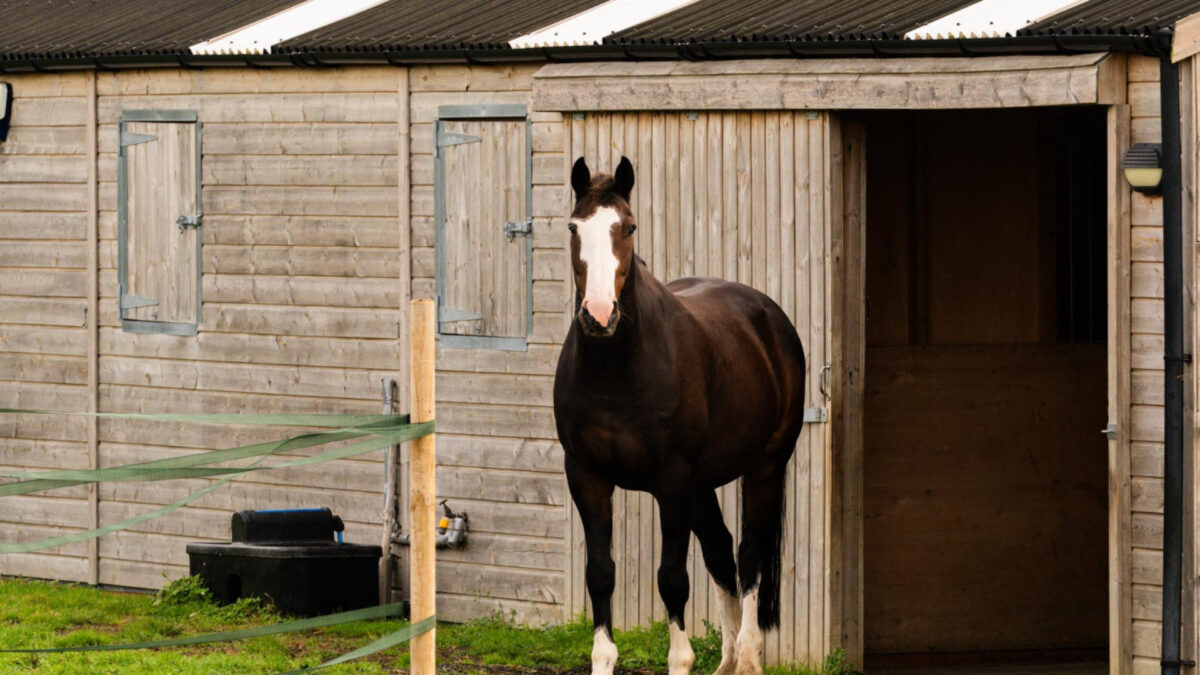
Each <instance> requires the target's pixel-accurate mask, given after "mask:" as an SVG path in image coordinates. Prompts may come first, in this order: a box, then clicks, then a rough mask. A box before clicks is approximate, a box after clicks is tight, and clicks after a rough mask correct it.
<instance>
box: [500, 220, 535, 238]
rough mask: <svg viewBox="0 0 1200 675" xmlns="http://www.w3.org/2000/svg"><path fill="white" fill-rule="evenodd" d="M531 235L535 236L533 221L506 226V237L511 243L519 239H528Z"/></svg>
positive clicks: (519, 221) (523, 221)
mask: <svg viewBox="0 0 1200 675" xmlns="http://www.w3.org/2000/svg"><path fill="white" fill-rule="evenodd" d="M531 234H533V221H532V220H518V221H516V222H512V223H505V224H504V237H505V238H506V239H508V240H509V241H512V240H513V239H516V238H517V237H528V236H529V235H531Z"/></svg>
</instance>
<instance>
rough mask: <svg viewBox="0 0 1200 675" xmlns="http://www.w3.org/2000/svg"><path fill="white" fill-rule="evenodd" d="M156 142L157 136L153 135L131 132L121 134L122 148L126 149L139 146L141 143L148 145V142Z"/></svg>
mask: <svg viewBox="0 0 1200 675" xmlns="http://www.w3.org/2000/svg"><path fill="white" fill-rule="evenodd" d="M157 140H158V136H155V135H154V134H135V133H133V132H132V131H122V132H121V147H122V148H128V147H129V146H131V145H139V144H141V143H149V142H150V141H157Z"/></svg>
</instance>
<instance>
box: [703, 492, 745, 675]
mask: <svg viewBox="0 0 1200 675" xmlns="http://www.w3.org/2000/svg"><path fill="white" fill-rule="evenodd" d="M692 531H693V532H695V533H696V539H697V540H698V541H699V542H700V550H701V551H702V552H703V553H704V566H705V567H707V568H708V573H709V575H710V576H711V577H712V580H713V584H714V585H715V586H716V587H717V599H718V602H720V608H721V665H720V667H718V668H717V670H716V672H715V673H713V675H729V674H730V673H732V672H733V671H734V668H735V667H736V666H737V657H736V656H735V654H734V648H735V646H736V645H737V634H738V624H739V623H741V621H742V608H741V606H740V605H739V604H738V592H737V590H738V588H737V565H736V564H735V563H734V562H733V536H732V535H730V534H729V528H727V527H725V519H724V517H723V516H722V515H721V504H720V502H718V501H717V493H716V492H715V491H713V490H709V489H701V490H697V491H696V493H695V494H694V495H693V496H692Z"/></svg>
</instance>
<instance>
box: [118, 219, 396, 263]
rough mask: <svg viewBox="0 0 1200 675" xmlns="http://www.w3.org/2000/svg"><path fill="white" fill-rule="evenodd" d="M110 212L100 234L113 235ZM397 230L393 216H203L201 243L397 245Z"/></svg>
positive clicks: (378, 246)
mask: <svg viewBox="0 0 1200 675" xmlns="http://www.w3.org/2000/svg"><path fill="white" fill-rule="evenodd" d="M110 213H111V212H110ZM112 215H113V217H112V218H111V229H107V230H105V229H104V226H105V224H104V223H102V230H101V235H102V236H105V237H106V238H108V239H115V238H116V219H115V214H112ZM399 229H400V227H399V223H397V221H396V220H395V219H394V218H363V217H346V216H322V217H313V216H273V215H259V214H255V215H243V216H223V215H206V216H205V217H204V243H205V244H237V245H253V244H259V245H266V246H285V245H286V246H369V247H377V248H388V247H390V248H396V247H397V246H399V234H398V233H399ZM396 255H397V256H399V255H400V253H399V251H397V253H396Z"/></svg>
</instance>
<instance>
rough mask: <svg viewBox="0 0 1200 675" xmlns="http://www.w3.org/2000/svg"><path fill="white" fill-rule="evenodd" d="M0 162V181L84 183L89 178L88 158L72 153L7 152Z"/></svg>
mask: <svg viewBox="0 0 1200 675" xmlns="http://www.w3.org/2000/svg"><path fill="white" fill-rule="evenodd" d="M5 155H6V157H5V158H4V161H3V162H0V182H5V183H82V182H84V181H85V180H87V158H86V157H82V156H71V155H53V156H50V155H16V154H9V153H7V152H6V153H5Z"/></svg>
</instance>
